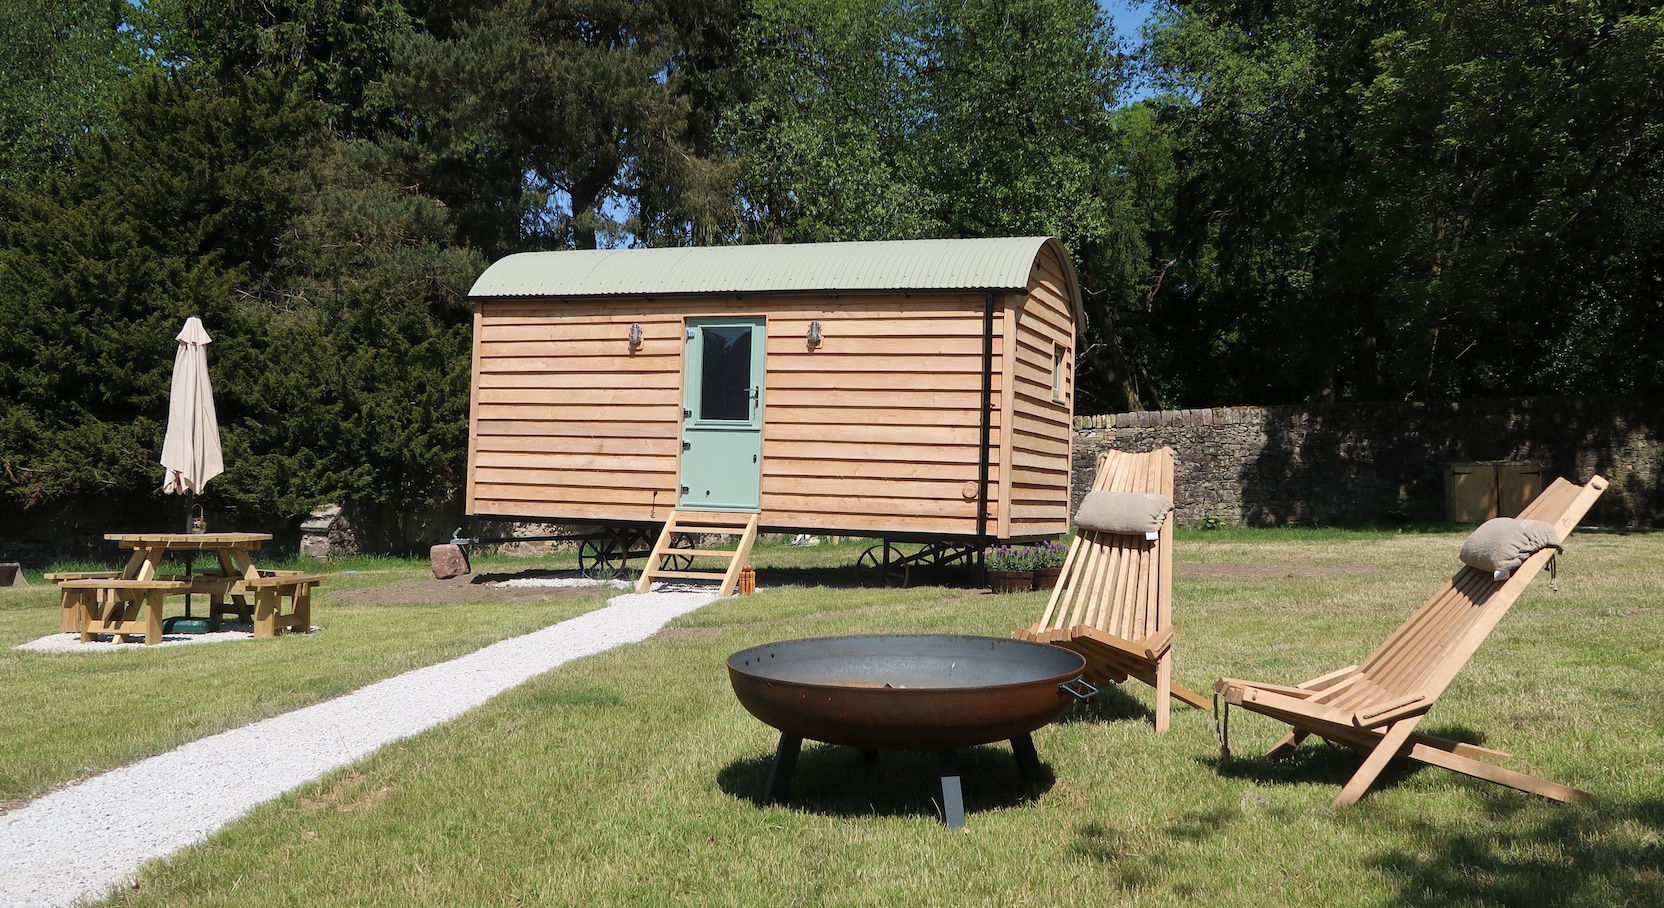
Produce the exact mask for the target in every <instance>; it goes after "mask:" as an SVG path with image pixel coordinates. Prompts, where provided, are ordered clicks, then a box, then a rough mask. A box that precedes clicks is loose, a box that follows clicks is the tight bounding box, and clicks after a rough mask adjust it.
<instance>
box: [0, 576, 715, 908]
mask: <svg viewBox="0 0 1664 908" xmlns="http://www.w3.org/2000/svg"><path fill="white" fill-rule="evenodd" d="M716 598H717V597H716V595H715V594H714V593H708V592H658V593H649V594H645V595H637V594H630V595H626V596H618V597H616V598H614V599H612V600H610V601H609V602H608V603H607V605H606V607H604V608H600V609H596V610H595V611H593V612H589V613H588V614H585V615H581V616H579V617H577V618H573V619H571V620H570V621H562V622H561V623H559V624H556V625H554V626H552V627H547V628H544V629H543V630H541V631H537V632H535V633H531V634H527V635H525V636H523V637H516V638H514V639H511V640H504V641H501V642H499V643H494V644H492V645H491V646H488V647H486V648H484V649H482V650H480V651H479V652H476V653H473V654H470V655H467V656H463V657H462V658H460V659H454V660H452V661H450V662H446V663H444V664H441V665H433V666H429V667H427V668H421V669H417V670H415V671H412V672H407V673H405V674H403V675H399V676H398V677H395V678H389V679H387V680H385V681H380V682H377V683H375V684H372V685H370V686H369V687H365V688H363V689H361V690H357V691H354V692H352V693H350V694H347V695H345V696H343V697H338V698H336V699H334V700H330V701H328V702H325V703H319V704H317V705H316V706H309V707H307V708H305V709H300V710H296V711H295V712H292V713H287V714H285V715H281V716H275V717H273V718H270V719H266V720H263V721H260V722H256V723H254V724H253V725H248V726H245V727H243V728H238V729H235V730H232V731H228V732H222V733H221V734H217V735H214V736H212V737H209V738H204V739H202V740H200V741H193V742H191V743H190V744H186V745H185V746H184V747H181V748H179V749H178V750H175V751H172V752H170V753H165V754H162V755H160V756H157V757H152V758H150V759H148V760H145V761H143V762H140V763H135V764H133V765H131V766H124V767H122V768H120V769H117V770H113V771H111V772H107V773H105V774H103V775H101V776H96V777H94V778H91V779H88V780H87V781H85V782H82V783H80V784H78V785H74V786H72V787H70V788H66V789H62V790H60V791H55V792H53V793H51V794H48V795H46V796H44V797H41V798H40V799H38V800H35V801H32V802H30V803H29V804H27V805H25V806H23V807H21V808H18V809H17V810H14V811H12V812H11V813H8V814H5V815H3V816H0V905H4V906H16V908H25V906H28V908H36V906H39V908H58V906H70V905H74V904H75V903H76V902H77V901H80V900H84V899H96V898H101V897H103V896H105V895H107V894H108V893H109V892H110V891H111V890H112V889H114V888H115V887H117V886H121V885H130V884H131V883H132V882H133V880H134V876H135V874H136V873H137V871H138V869H139V867H140V866H141V865H142V864H144V862H146V861H149V860H152V859H155V858H161V857H166V856H167V855H170V854H173V853H174V852H176V851H179V850H180V849H182V848H185V847H187V846H189V845H194V844H196V843H197V842H201V841H202V840H204V839H206V838H207V837H208V836H209V835H211V834H213V833H214V832H215V831H216V830H218V829H220V828H221V827H223V826H225V825H226V824H228V823H231V822H232V821H234V820H236V819H237V818H238V817H241V816H242V815H243V814H245V813H247V812H248V811H249V810H251V809H253V808H254V807H255V806H256V805H258V804H261V803H264V802H266V801H269V800H272V799H273V798H276V797H277V796H279V795H281V794H283V793H284V792H286V791H289V790H290V789H293V788H296V787H298V786H300V785H302V784H305V783H306V782H309V781H311V780H313V779H316V778H318V777H319V776H321V775H323V774H325V773H327V772H329V771H331V770H334V769H339V768H341V767H343V766H347V765H349V764H351V763H353V762H356V761H357V760H360V759H362V758H363V757H364V756H366V755H367V754H369V753H371V752H372V751H374V750H375V749H377V748H379V747H381V746H382V745H383V744H386V743H388V742H390V741H397V740H398V739H400V738H405V737H409V736H410V735H414V734H416V733H417V732H420V731H423V730H425V729H428V728H431V727H433V726H435V725H438V724H440V723H441V722H445V721H447V720H449V719H452V718H455V717H456V716H458V715H460V714H462V713H464V712H467V711H468V710H470V709H473V708H474V707H476V706H478V705H480V704H481V703H484V702H485V701H486V700H489V699H490V698H492V697H494V696H496V695H497V694H499V693H502V692H503V691H505V690H508V689H509V688H512V687H515V686H517V685H519V684H521V683H522V682H524V681H527V680H529V679H530V678H533V677H535V676H537V675H540V674H542V673H544V672H546V671H548V670H550V669H552V668H555V667H557V666H559V665H561V664H563V663H565V662H567V661H569V660H572V659H577V658H580V657H583V656H588V655H591V654H594V653H598V652H601V651H603V650H607V649H611V648H613V647H615V646H620V645H622V644H625V643H632V642H635V641H638V640H644V639H646V638H647V637H650V636H652V635H653V634H654V633H656V632H657V631H658V630H659V629H660V628H662V627H664V625H665V624H666V623H667V622H669V621H670V620H671V619H672V618H675V617H677V616H680V615H684V614H686V613H688V612H691V611H693V610H694V609H697V608H699V607H700V606H702V605H705V604H707V603H710V602H714V601H715V600H716ZM204 766H235V767H258V769H257V770H255V771H252V772H248V773H218V774H210V775H206V776H204V775H202V774H201V769H202V767H204ZM179 779H190V780H191V793H190V796H189V797H180V798H170V797H159V796H157V793H159V792H166V791H168V790H169V789H170V787H171V786H173V785H174V784H176V783H177V782H178V780H179ZM89 845H95V846H96V847H91V848H89Z"/></svg>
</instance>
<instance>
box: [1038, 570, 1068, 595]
mask: <svg viewBox="0 0 1664 908" xmlns="http://www.w3.org/2000/svg"><path fill="white" fill-rule="evenodd" d="M1062 576H1063V567H1062V565H1059V566H1057V567H1047V568H1035V569H1034V588H1035V589H1037V590H1049V589H1051V588H1053V587H1055V586H1057V580H1058V578H1059V577H1062Z"/></svg>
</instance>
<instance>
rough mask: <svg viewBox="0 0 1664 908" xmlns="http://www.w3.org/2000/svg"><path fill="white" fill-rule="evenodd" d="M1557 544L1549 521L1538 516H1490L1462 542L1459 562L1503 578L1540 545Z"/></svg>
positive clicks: (1548, 546)
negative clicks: (1529, 517) (1538, 518)
mask: <svg viewBox="0 0 1664 908" xmlns="http://www.w3.org/2000/svg"><path fill="white" fill-rule="evenodd" d="M1547 548H1553V549H1556V550H1558V549H1559V548H1560V536H1559V534H1557V533H1555V532H1554V526H1553V525H1552V524H1548V523H1545V522H1543V521H1541V520H1520V519H1518V518H1514V517H1493V518H1491V519H1490V520H1487V521H1485V522H1484V523H1483V524H1480V526H1479V529H1477V530H1474V531H1473V535H1472V536H1469V537H1468V539H1467V541H1466V542H1464V543H1462V554H1461V559H1462V563H1463V564H1465V565H1467V566H1468V567H1470V568H1473V569H1475V570H1479V571H1484V572H1485V573H1487V574H1490V575H1491V577H1492V578H1493V579H1496V580H1507V579H1508V578H1509V577H1510V576H1511V575H1512V574H1513V573H1514V570H1515V569H1516V568H1518V567H1519V566H1520V565H1522V564H1524V563H1525V559H1527V558H1530V557H1531V556H1532V555H1535V554H1536V553H1538V552H1540V551H1542V550H1543V549H1547Z"/></svg>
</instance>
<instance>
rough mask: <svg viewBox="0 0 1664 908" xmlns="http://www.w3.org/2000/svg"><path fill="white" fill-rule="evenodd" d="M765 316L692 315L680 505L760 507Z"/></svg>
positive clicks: (685, 361) (686, 364) (685, 364)
mask: <svg viewBox="0 0 1664 908" xmlns="http://www.w3.org/2000/svg"><path fill="white" fill-rule="evenodd" d="M763 324H764V322H763V319H762V318H760V317H756V318H699V319H693V318H690V319H688V329H687V341H686V350H685V352H684V355H683V357H682V363H683V368H684V369H685V370H686V374H685V376H684V378H683V382H682V384H683V388H684V390H683V392H682V497H681V503H680V507H683V508H696V509H709V510H712V511H755V510H757V507H758V504H759V502H760V501H761V493H762V458H763V336H764V332H763Z"/></svg>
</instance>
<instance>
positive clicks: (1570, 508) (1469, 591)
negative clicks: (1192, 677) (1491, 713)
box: [1214, 476, 1606, 807]
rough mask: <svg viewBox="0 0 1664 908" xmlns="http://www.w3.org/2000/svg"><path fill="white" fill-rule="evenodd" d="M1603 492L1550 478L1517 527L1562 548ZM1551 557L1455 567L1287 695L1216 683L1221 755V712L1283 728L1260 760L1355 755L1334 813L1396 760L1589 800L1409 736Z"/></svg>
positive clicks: (1544, 552) (1597, 482)
mask: <svg viewBox="0 0 1664 908" xmlns="http://www.w3.org/2000/svg"><path fill="white" fill-rule="evenodd" d="M1605 488H1606V480H1605V479H1603V478H1601V477H1599V476H1595V477H1593V478H1591V479H1590V480H1589V482H1588V483H1587V484H1586V485H1581V486H1580V485H1577V484H1575V483H1571V482H1568V481H1566V480H1565V479H1558V480H1556V481H1555V482H1554V484H1553V485H1551V486H1549V488H1548V489H1547V490H1545V491H1544V492H1543V493H1542V494H1541V495H1539V496H1538V497H1537V499H1536V500H1535V501H1533V502H1532V503H1531V504H1530V505H1528V506H1527V507H1526V509H1525V510H1524V511H1523V512H1521V514H1520V519H1530V520H1540V521H1544V522H1546V523H1549V524H1552V525H1553V527H1554V530H1555V532H1556V533H1557V534H1558V539H1559V540H1562V541H1563V540H1564V539H1565V538H1566V537H1567V536H1568V535H1570V534H1571V532H1572V530H1573V529H1574V528H1575V527H1576V526H1577V522H1578V521H1579V520H1581V519H1582V518H1583V515H1584V514H1585V513H1587V512H1588V510H1589V507H1590V505H1592V504H1594V502H1595V499H1596V498H1599V497H1600V493H1601V491H1602V490H1604V489H1605ZM1555 552H1556V549H1555V548H1554V547H1550V548H1543V549H1541V550H1540V551H1537V552H1536V553H1535V554H1532V555H1530V556H1529V557H1527V558H1525V560H1524V561H1523V563H1521V564H1520V565H1519V566H1518V567H1517V568H1515V569H1514V570H1513V573H1512V574H1511V575H1509V576H1507V577H1506V579H1502V580H1497V579H1495V578H1494V575H1493V574H1492V573H1490V572H1487V571H1484V570H1479V569H1476V568H1473V567H1465V566H1464V567H1463V568H1462V569H1461V570H1460V571H1458V572H1457V573H1456V576H1455V577H1453V578H1451V580H1450V582H1449V583H1448V584H1446V585H1445V586H1444V587H1443V588H1442V589H1440V590H1439V591H1438V592H1437V593H1435V594H1434V595H1433V598H1431V599H1429V600H1427V603H1426V604H1425V605H1423V606H1422V607H1421V608H1419V609H1417V610H1416V612H1415V613H1414V614H1412V615H1411V616H1410V618H1409V620H1408V621H1405V622H1404V624H1403V626H1401V627H1399V628H1398V630H1396V631H1394V632H1393V633H1392V635H1391V636H1389V637H1388V638H1387V640H1386V642H1385V643H1382V644H1381V646H1380V648H1378V649H1377V650H1375V652H1373V653H1371V654H1370V656H1369V658H1367V659H1365V660H1364V661H1363V662H1362V663H1360V664H1358V665H1351V666H1347V667H1346V668H1343V669H1340V670H1339V671H1335V672H1330V673H1329V674H1327V675H1323V676H1322V677H1318V678H1313V679H1312V680H1310V681H1307V682H1305V683H1304V684H1299V685H1295V686H1293V687H1284V686H1280V685H1276V684H1262V683H1260V682H1257V681H1243V680H1240V679H1237V678H1221V679H1219V681H1217V682H1216V683H1215V684H1214V692H1215V694H1216V695H1217V696H1219V697H1222V698H1223V699H1224V701H1225V707H1224V708H1225V718H1224V722H1223V728H1222V729H1221V731H1222V734H1221V748H1222V750H1223V755H1224V756H1228V755H1229V741H1228V737H1227V736H1228V734H1229V728H1230V712H1229V711H1230V707H1231V706H1241V707H1244V708H1246V709H1249V710H1252V711H1254V712H1257V713H1261V714H1264V715H1267V716H1270V717H1272V718H1273V719H1276V720H1278V721H1279V722H1286V723H1288V725H1289V726H1290V727H1291V729H1292V730H1291V731H1290V732H1289V733H1288V735H1286V736H1285V737H1284V738H1283V739H1282V740H1281V741H1280V742H1278V744H1277V746H1275V747H1273V748H1272V749H1271V750H1270V751H1269V752H1268V753H1267V754H1266V756H1267V757H1269V758H1272V759H1276V758H1280V757H1285V756H1287V755H1289V754H1290V753H1292V752H1293V751H1294V749H1295V748H1296V747H1298V746H1299V745H1300V742H1301V741H1303V740H1304V739H1305V738H1306V737H1307V736H1308V735H1313V734H1315V735H1317V736H1319V737H1321V738H1324V739H1326V740H1328V741H1332V742H1334V743H1336V744H1341V745H1344V746H1346V747H1350V748H1352V749H1353V750H1356V751H1357V752H1359V753H1360V754H1363V755H1364V762H1363V765H1362V766H1361V767H1359V768H1358V771H1357V772H1356V773H1354V774H1353V776H1352V778H1351V780H1350V781H1348V782H1347V783H1346V785H1345V787H1343V788H1342V789H1341V791H1340V794H1339V795H1338V796H1336V798H1335V802H1334V803H1335V806H1337V807H1340V806H1345V805H1347V804H1352V803H1355V802H1356V801H1357V800H1358V799H1359V798H1361V797H1363V795H1364V792H1365V791H1367V790H1368V789H1369V787H1370V785H1371V784H1373V783H1374V781H1375V779H1376V777H1377V776H1379V775H1380V773H1381V771H1382V770H1383V769H1385V768H1386V765H1387V763H1389V762H1390V761H1391V760H1392V758H1393V757H1398V756H1402V757H1408V758H1409V759H1411V760H1415V761H1418V762H1421V763H1428V764H1432V765H1434V766H1443V767H1444V768H1446V769H1450V770H1454V771H1456V772H1459V773H1464V774H1466V775H1470V776H1474V777H1475V778H1480V779H1485V780H1487V781H1491V782H1496V783H1498V784H1501V785H1506V786H1508V787H1510V788H1517V789H1519V790H1520V791H1528V792H1533V793H1536V794H1540V795H1543V796H1544V797H1548V798H1553V799H1554V800H1557V801H1569V800H1572V799H1574V798H1588V797H1591V796H1590V795H1589V794H1588V793H1587V792H1583V791H1579V790H1577V789H1575V788H1570V787H1568V786H1565V785H1559V784H1556V783H1554V782H1548V781H1545V780H1543V779H1538V778H1534V777H1532V776H1528V775H1525V774H1524V773H1520V772H1514V771H1512V770H1508V769H1503V768H1502V767H1500V766H1496V765H1493V764H1491V763H1486V762H1481V760H1480V759H1476V758H1485V759H1490V760H1503V759H1507V757H1508V755H1507V754H1505V753H1502V752H1500V751H1495V750H1491V749H1489V748H1485V747H1478V746H1476V745H1472V744H1464V743H1460V742H1457V741H1447V740H1444V739H1442V738H1435V737H1432V736H1430V735H1425V734H1421V733H1419V732H1417V731H1416V730H1415V729H1416V726H1417V725H1418V724H1420V722H1421V720H1422V719H1423V718H1424V717H1425V716H1426V715H1427V711H1428V710H1429V709H1430V708H1432V706H1433V704H1434V703H1435V702H1437V701H1438V699H1439V695H1440V694H1441V693H1443V692H1444V689H1445V688H1446V687H1447V686H1449V684H1450V682H1451V681H1452V680H1453V679H1454V678H1455V677H1456V675H1457V674H1458V673H1459V672H1460V671H1461V670H1462V667H1463V666H1465V665H1466V664H1467V662H1468V660H1469V659H1470V658H1472V656H1473V654H1474V652H1475V651H1476V650H1478V649H1479V645H1480V644H1481V643H1483V642H1484V641H1485V638H1486V637H1487V636H1489V634H1490V632H1491V629H1492V628H1494V627H1496V625H1497V622H1498V621H1500V620H1501V619H1502V616H1503V615H1504V614H1506V613H1507V611H1508V609H1509V607H1510V606H1512V605H1513V604H1514V601H1515V600H1516V599H1518V598H1519V595H1520V593H1521V592H1522V591H1524V590H1525V588H1526V586H1527V585H1529V584H1530V583H1531V580H1532V578H1534V577H1536V576H1537V572H1538V571H1540V570H1542V568H1543V566H1544V565H1546V564H1548V563H1549V560H1550V559H1551V558H1552V557H1553V556H1554V555H1555Z"/></svg>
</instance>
